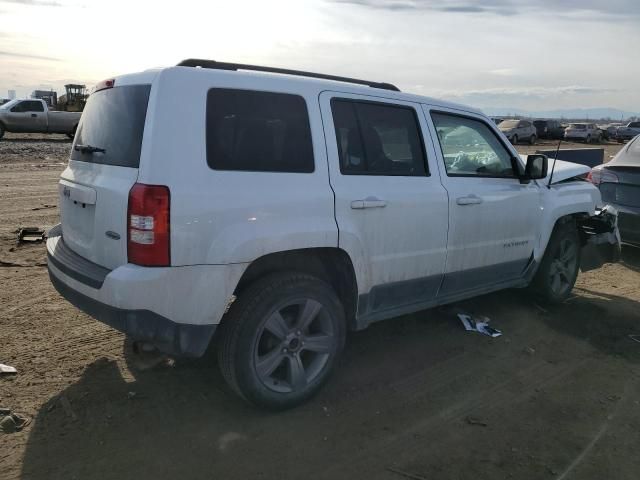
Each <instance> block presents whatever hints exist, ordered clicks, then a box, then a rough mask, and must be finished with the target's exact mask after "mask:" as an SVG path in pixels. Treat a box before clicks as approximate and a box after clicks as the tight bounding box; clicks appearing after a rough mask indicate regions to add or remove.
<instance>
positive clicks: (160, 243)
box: [127, 183, 171, 267]
mask: <svg viewBox="0 0 640 480" xmlns="http://www.w3.org/2000/svg"><path fill="white" fill-rule="evenodd" d="M169 205H170V194H169V187H165V186H164V185H145V184H142V183H136V184H135V185H134V186H133V187H131V191H130V192H129V209H128V212H127V238H128V241H127V254H128V257H129V262H130V263H135V264H136V265H144V266H149V267H167V266H169V265H170V264H171V257H170V250H169V248H170V245H169Z"/></svg>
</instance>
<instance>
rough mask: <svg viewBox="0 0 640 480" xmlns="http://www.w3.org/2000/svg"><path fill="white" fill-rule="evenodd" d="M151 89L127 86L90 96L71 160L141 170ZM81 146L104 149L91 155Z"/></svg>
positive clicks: (145, 86)
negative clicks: (143, 136)
mask: <svg viewBox="0 0 640 480" xmlns="http://www.w3.org/2000/svg"><path fill="white" fill-rule="evenodd" d="M150 90H151V86H150V85H125V86H123V87H115V88H108V89H105V90H100V91H98V92H95V93H93V94H91V96H89V100H88V101H87V105H86V106H85V108H84V111H83V112H82V118H81V119H80V124H79V125H78V130H77V131H76V137H75V141H74V144H73V148H72V150H71V159H72V160H79V161H81V162H90V163H100V164H103V165H116V166H120V167H131V168H138V166H139V165H140V149H141V148H142V132H143V130H144V122H145V118H146V116H147V104H148V103H149V92H150ZM80 146H91V147H96V148H101V149H104V150H105V151H104V153H102V152H94V153H91V152H90V151H89V150H87V149H82V148H80Z"/></svg>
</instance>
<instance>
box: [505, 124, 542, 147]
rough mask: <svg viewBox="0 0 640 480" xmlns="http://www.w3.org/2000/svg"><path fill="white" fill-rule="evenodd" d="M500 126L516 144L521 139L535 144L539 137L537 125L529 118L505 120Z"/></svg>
mask: <svg viewBox="0 0 640 480" xmlns="http://www.w3.org/2000/svg"><path fill="white" fill-rule="evenodd" d="M498 128H499V129H500V131H501V132H502V133H504V135H505V136H506V137H507V138H508V139H509V141H510V142H511V143H513V144H514V145H515V144H516V143H518V142H520V141H527V142H529V143H530V144H531V145H533V144H534V143H536V140H537V139H538V134H537V130H536V127H535V125H534V124H533V123H531V122H530V121H528V120H504V121H502V122H500V124H499V125H498Z"/></svg>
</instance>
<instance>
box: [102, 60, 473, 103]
mask: <svg viewBox="0 0 640 480" xmlns="http://www.w3.org/2000/svg"><path fill="white" fill-rule="evenodd" d="M171 70H177V71H181V72H182V73H186V74H188V75H207V76H211V77H218V76H219V77H222V76H229V75H231V76H236V75H237V76H242V77H244V78H257V79H259V78H269V79H273V78H274V77H281V78H282V80H283V82H287V83H289V84H291V85H293V84H296V85H297V86H300V87H304V88H312V89H315V90H317V93H318V94H319V93H320V92H323V91H326V90H338V91H340V92H344V93H353V94H360V95H368V96H377V97H381V98H387V99H397V100H401V101H406V102H415V103H425V104H429V105H434V106H438V107H443V108H452V109H457V110H463V111H466V112H471V113H476V114H480V115H482V112H481V111H480V110H478V109H476V108H473V107H470V106H468V105H462V104H458V103H454V102H448V101H445V100H438V99H435V98H432V97H427V96H423V95H417V94H413V93H406V92H397V91H394V90H386V89H382V88H373V87H369V86H364V85H358V84H354V83H348V82H341V81H336V80H325V79H318V78H308V77H301V76H296V75H291V74H281V73H267V72H256V71H246V70H239V71H236V70H217V69H211V68H196V67H178V66H172V67H166V68H160V69H153V70H146V71H143V72H138V73H131V74H127V75H121V76H117V77H115V79H116V82H115V83H116V86H117V85H127V84H136V83H151V82H153V80H154V79H155V78H156V77H157V76H158V75H160V74H161V73H162V72H166V71H171Z"/></svg>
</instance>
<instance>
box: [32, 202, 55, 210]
mask: <svg viewBox="0 0 640 480" xmlns="http://www.w3.org/2000/svg"><path fill="white" fill-rule="evenodd" d="M56 207H57V205H49V204H48V203H44V204H42V206H40V207H33V208H32V209H31V210H32V211H36V210H47V209H49V208H56Z"/></svg>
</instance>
